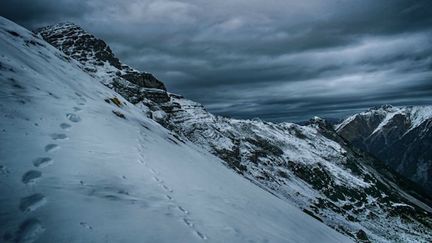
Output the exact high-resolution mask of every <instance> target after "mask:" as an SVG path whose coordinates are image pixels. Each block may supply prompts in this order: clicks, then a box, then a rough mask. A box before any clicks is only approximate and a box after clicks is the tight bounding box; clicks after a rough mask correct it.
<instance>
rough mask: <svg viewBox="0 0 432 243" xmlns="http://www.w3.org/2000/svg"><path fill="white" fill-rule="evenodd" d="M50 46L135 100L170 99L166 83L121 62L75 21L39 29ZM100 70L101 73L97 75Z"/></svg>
mask: <svg viewBox="0 0 432 243" xmlns="http://www.w3.org/2000/svg"><path fill="white" fill-rule="evenodd" d="M38 33H39V34H40V35H41V36H42V37H43V38H44V39H45V40H46V41H47V42H49V43H50V44H51V45H53V46H54V47H56V48H58V49H59V50H61V51H63V52H64V53H65V54H67V55H68V56H70V57H72V58H74V59H76V60H77V61H79V62H80V63H81V64H82V65H83V67H84V69H85V71H87V72H88V73H90V74H94V75H96V76H99V77H101V74H102V75H103V77H101V81H102V82H103V83H104V84H105V85H107V86H109V87H112V88H114V90H116V91H117V92H118V93H120V94H122V95H124V96H128V97H131V99H130V100H131V102H132V103H134V104H135V103H138V102H140V101H141V100H143V99H144V98H147V99H150V100H154V101H158V102H161V101H168V100H169V98H168V96H167V94H166V92H165V91H166V88H165V85H164V84H163V83H162V82H161V81H159V80H158V79H156V78H155V77H154V76H153V75H152V74H151V73H146V72H140V71H138V70H135V69H133V68H131V67H129V66H127V65H124V64H122V63H121V62H120V61H119V59H118V58H116V57H115V56H114V54H113V53H112V51H111V48H110V47H109V46H108V45H107V44H106V43H105V42H104V41H103V40H101V39H98V38H96V37H95V36H93V35H91V34H89V33H87V32H86V31H84V30H83V29H82V28H80V27H79V26H77V25H75V24H72V23H62V24H57V25H53V26H48V27H45V28H41V29H39V30H38ZM97 72H100V73H98V74H97Z"/></svg>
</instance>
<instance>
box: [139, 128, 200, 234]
mask: <svg viewBox="0 0 432 243" xmlns="http://www.w3.org/2000/svg"><path fill="white" fill-rule="evenodd" d="M144 136H145V134H143V133H142V132H141V131H140V140H139V149H138V150H139V161H138V162H140V163H141V164H143V165H144V166H145V167H146V168H147V169H148V170H149V171H150V173H151V174H152V176H153V180H154V181H155V182H157V183H158V184H159V185H160V187H161V188H162V189H163V190H165V192H166V194H165V197H166V199H167V200H169V201H170V202H172V203H173V204H174V206H175V208H176V209H177V210H178V211H179V213H180V214H181V215H182V216H181V218H182V222H183V223H184V224H185V225H186V226H187V227H188V228H190V229H191V231H192V232H193V233H194V234H195V235H196V236H197V237H199V238H200V239H202V240H207V236H206V235H205V234H203V233H202V232H201V231H199V230H198V229H197V227H196V226H195V225H194V224H193V222H192V220H191V219H190V214H189V211H188V210H186V209H185V208H184V207H182V206H180V205H179V204H178V202H177V201H176V200H175V199H174V198H173V196H172V193H173V192H174V191H173V190H172V189H171V188H170V187H168V186H167V185H166V184H165V182H164V181H163V180H162V179H161V178H160V177H159V176H158V175H159V173H158V172H157V171H156V170H154V169H153V168H151V167H150V166H149V165H148V163H146V161H145V158H144V156H143V153H144V151H143V143H144V141H143V140H142V138H143V137H144Z"/></svg>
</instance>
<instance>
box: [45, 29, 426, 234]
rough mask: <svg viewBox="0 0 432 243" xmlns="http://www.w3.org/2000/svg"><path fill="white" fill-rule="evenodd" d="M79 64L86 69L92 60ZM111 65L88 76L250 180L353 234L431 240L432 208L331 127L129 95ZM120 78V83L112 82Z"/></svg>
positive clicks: (58, 42) (53, 39) (54, 39)
mask: <svg viewBox="0 0 432 243" xmlns="http://www.w3.org/2000/svg"><path fill="white" fill-rule="evenodd" d="M74 28H75V27H74ZM80 32H81V33H82V32H83V30H81V31H80ZM40 33H41V35H42V36H43V37H44V38H45V39H46V40H48V41H49V42H50V43H51V44H53V45H54V46H56V47H57V48H59V49H64V48H63V45H64V43H65V42H67V38H64V36H61V35H59V33H65V35H66V34H67V33H69V30H68V28H66V27H65V25H55V26H51V27H46V28H44V29H43V31H42V32H40ZM66 45H69V44H66ZM93 53H94V51H93V50H92V47H89V48H87V49H85V54H84V55H85V56H86V57H87V58H88V59H89V60H91V61H90V62H91V63H96V62H100V61H101V60H100V59H98V57H97V56H95V55H93ZM78 60H79V59H78ZM80 62H81V63H82V64H83V65H84V68H83V69H84V70H86V71H87V70H88V68H86V65H87V63H88V60H84V61H83V60H80ZM109 65H110V64H109V63H108V62H103V65H98V66H96V67H95V68H96V70H93V71H90V72H89V73H90V74H91V75H93V76H96V77H99V78H101V79H104V80H105V81H104V83H106V84H107V86H108V87H111V88H113V89H114V90H116V91H118V92H119V93H121V94H122V95H123V96H124V97H125V98H126V99H128V100H129V101H131V102H133V103H134V104H135V105H136V106H137V107H139V108H140V109H141V110H142V112H143V113H145V114H147V116H149V117H151V118H152V119H154V120H155V121H157V122H159V123H160V124H162V125H163V126H164V127H166V128H168V129H169V130H171V131H173V132H174V134H173V135H174V136H175V137H177V138H178V139H179V140H182V141H192V142H193V143H195V144H196V145H198V146H199V147H201V148H202V149H203V150H205V151H209V152H211V153H212V154H214V155H216V156H218V157H219V158H221V159H223V160H224V161H225V164H226V165H227V166H229V167H231V168H233V169H234V170H235V171H236V172H237V173H240V174H242V175H243V176H244V177H245V178H247V179H248V180H250V181H251V182H253V183H255V184H257V185H259V186H260V187H262V188H263V189H265V190H267V191H269V192H271V193H273V194H274V195H276V196H277V197H279V198H281V199H282V200H284V201H286V202H287V203H289V204H292V205H295V206H297V207H299V208H301V209H302V210H303V211H305V212H306V213H308V214H310V215H312V216H313V217H315V218H317V219H318V220H320V221H323V222H324V223H326V224H328V225H330V226H331V227H333V228H335V229H337V230H338V231H340V232H342V233H344V234H346V235H348V236H350V237H351V238H352V239H356V240H359V241H366V239H367V238H369V239H370V240H371V241H373V242H395V241H396V242H407V241H417V242H429V241H430V240H431V235H430V234H429V233H428V232H430V230H431V227H432V226H431V214H430V212H431V208H430V207H429V206H427V205H425V204H424V203H422V202H421V201H419V200H417V199H415V198H414V197H412V196H411V195H410V193H413V191H409V193H408V191H407V190H406V189H402V188H400V186H399V185H402V184H405V181H404V180H403V179H399V178H397V175H395V174H393V173H392V172H391V171H387V170H385V169H380V170H379V171H377V170H376V169H375V167H376V164H377V161H376V160H375V159H373V158H371V157H369V156H368V155H366V154H362V153H360V152H358V151H356V150H354V149H353V148H351V147H350V146H349V145H348V144H346V143H345V141H344V140H343V139H341V138H340V137H339V136H338V135H337V134H336V133H335V132H334V130H333V129H332V128H331V127H329V126H325V125H324V126H323V124H322V123H323V121H321V120H319V119H316V120H315V121H312V122H311V124H310V125H309V126H299V125H296V124H290V123H284V124H273V123H268V122H262V121H249V120H234V119H228V118H223V117H217V116H214V115H212V114H210V113H208V112H207V111H206V110H205V108H204V107H203V106H202V105H201V104H198V103H196V102H193V101H190V100H187V99H185V98H183V97H182V96H179V95H175V94H170V93H168V92H166V91H164V90H161V89H159V90H158V91H155V92H159V93H164V94H165V95H166V96H167V97H169V99H154V98H152V97H145V93H146V92H147V89H146V87H141V88H137V89H134V90H133V91H132V92H130V93H127V92H122V90H124V87H123V86H122V85H125V86H126V87H127V86H129V85H130V82H128V81H127V80H121V81H115V79H117V78H112V79H109V76H108V75H107V74H106V73H104V70H106V68H107V66H109ZM121 65H122V66H126V65H124V64H121ZM92 67H93V66H92ZM107 77H108V80H107ZM118 80H119V79H118ZM115 82H117V85H111V84H112V83H115ZM143 93H144V95H143ZM136 97H143V98H142V99H139V100H137V99H136ZM414 193H415V192H414ZM416 196H418V197H419V198H421V196H420V195H418V194H417V195H416ZM423 199H425V198H423ZM426 201H427V199H426ZM428 212H429V213H428Z"/></svg>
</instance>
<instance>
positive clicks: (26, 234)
mask: <svg viewBox="0 0 432 243" xmlns="http://www.w3.org/2000/svg"><path fill="white" fill-rule="evenodd" d="M44 231H45V228H44V227H43V226H42V224H41V222H40V221H39V220H38V219H36V218H30V219H27V220H26V221H24V222H23V223H22V224H21V225H20V227H19V230H18V232H17V236H16V239H15V241H16V242H26V243H27V242H34V241H36V240H37V239H38V238H39V236H40V235H41V234H42V233H43V232H44Z"/></svg>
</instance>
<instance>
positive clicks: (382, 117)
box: [335, 105, 432, 195]
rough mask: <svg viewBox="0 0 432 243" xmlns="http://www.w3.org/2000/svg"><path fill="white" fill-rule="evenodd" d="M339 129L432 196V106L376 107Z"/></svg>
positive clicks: (356, 143) (346, 121)
mask: <svg viewBox="0 0 432 243" xmlns="http://www.w3.org/2000/svg"><path fill="white" fill-rule="evenodd" d="M335 128H336V131H337V133H338V134H339V135H341V136H342V137H344V138H345V139H347V140H348V141H350V142H351V143H352V144H354V145H355V146H357V147H359V148H361V149H363V150H365V151H368V152H370V153H371V154H373V155H375V156H376V157H377V158H379V159H380V160H382V161H384V162H385V163H386V164H387V165H389V166H390V167H391V168H393V169H395V170H396V171H397V172H399V173H400V174H402V175H404V176H406V177H407V178H409V179H411V180H412V181H414V182H416V183H418V184H419V185H421V186H422V187H423V189H424V190H426V191H427V192H428V193H429V195H432V106H407V107H393V106H390V105H385V106H381V107H375V108H372V109H370V110H368V111H365V112H362V113H359V114H356V115H353V116H350V117H348V118H347V119H346V120H344V121H343V122H342V123H340V124H338V125H336V127H335Z"/></svg>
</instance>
